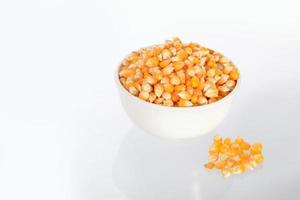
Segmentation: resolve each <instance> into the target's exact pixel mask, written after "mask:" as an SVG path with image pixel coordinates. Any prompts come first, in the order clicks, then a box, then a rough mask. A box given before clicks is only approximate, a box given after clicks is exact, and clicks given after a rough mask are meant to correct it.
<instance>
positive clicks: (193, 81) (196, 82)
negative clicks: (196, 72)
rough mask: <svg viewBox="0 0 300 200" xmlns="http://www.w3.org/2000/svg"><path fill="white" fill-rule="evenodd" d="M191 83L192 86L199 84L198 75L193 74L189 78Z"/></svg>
mask: <svg viewBox="0 0 300 200" xmlns="http://www.w3.org/2000/svg"><path fill="white" fill-rule="evenodd" d="M191 83H192V87H193V88H197V87H199V85H200V80H199V78H198V77H196V76H193V77H192V79H191Z"/></svg>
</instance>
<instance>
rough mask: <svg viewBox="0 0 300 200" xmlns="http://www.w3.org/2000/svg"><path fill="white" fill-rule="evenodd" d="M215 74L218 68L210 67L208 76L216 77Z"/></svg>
mask: <svg viewBox="0 0 300 200" xmlns="http://www.w3.org/2000/svg"><path fill="white" fill-rule="evenodd" d="M215 75H216V69H214V68H212V69H209V70H207V72H206V76H208V77H214V76H215Z"/></svg>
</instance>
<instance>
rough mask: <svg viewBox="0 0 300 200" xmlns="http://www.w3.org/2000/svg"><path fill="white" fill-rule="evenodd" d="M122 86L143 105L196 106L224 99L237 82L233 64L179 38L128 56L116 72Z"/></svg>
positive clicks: (237, 75) (218, 55)
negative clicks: (144, 102)
mask: <svg viewBox="0 0 300 200" xmlns="http://www.w3.org/2000/svg"><path fill="white" fill-rule="evenodd" d="M119 78H120V82H121V83H122V85H123V86H124V87H125V88H126V89H127V90H128V91H129V92H130V93H131V94H132V95H134V96H137V97H139V98H140V99H142V100H144V101H148V102H151V103H155V104H161V105H164V106H179V107H187V106H199V105H205V104H209V103H213V102H215V101H217V100H219V99H221V98H223V97H225V96H226V95H228V94H229V93H230V92H231V91H232V90H233V89H234V87H235V85H236V82H237V80H238V79H239V72H238V70H237V68H236V67H235V66H234V65H233V63H232V62H231V61H230V60H228V59H227V58H225V57H224V56H222V55H221V54H220V53H218V52H215V51H213V50H211V49H208V48H206V47H203V46H200V45H199V44H197V43H192V42H191V43H187V44H184V43H182V42H181V40H180V39H179V38H174V39H173V40H167V41H166V42H165V43H164V44H162V45H156V46H152V47H149V48H143V49H140V50H138V51H134V52H132V53H131V54H130V55H129V56H127V58H125V59H124V60H123V62H122V63H121V66H120V70H119Z"/></svg>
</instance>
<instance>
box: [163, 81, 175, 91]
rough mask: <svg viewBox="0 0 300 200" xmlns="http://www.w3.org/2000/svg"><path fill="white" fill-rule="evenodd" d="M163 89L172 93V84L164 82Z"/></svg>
mask: <svg viewBox="0 0 300 200" xmlns="http://www.w3.org/2000/svg"><path fill="white" fill-rule="evenodd" d="M164 90H165V91H166V92H168V93H172V92H173V91H174V86H173V85H172V84H170V83H166V84H164Z"/></svg>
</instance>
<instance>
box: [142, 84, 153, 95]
mask: <svg viewBox="0 0 300 200" xmlns="http://www.w3.org/2000/svg"><path fill="white" fill-rule="evenodd" d="M142 90H143V91H145V92H148V93H149V92H151V91H152V86H151V85H150V84H149V83H147V82H145V83H143V84H142Z"/></svg>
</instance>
